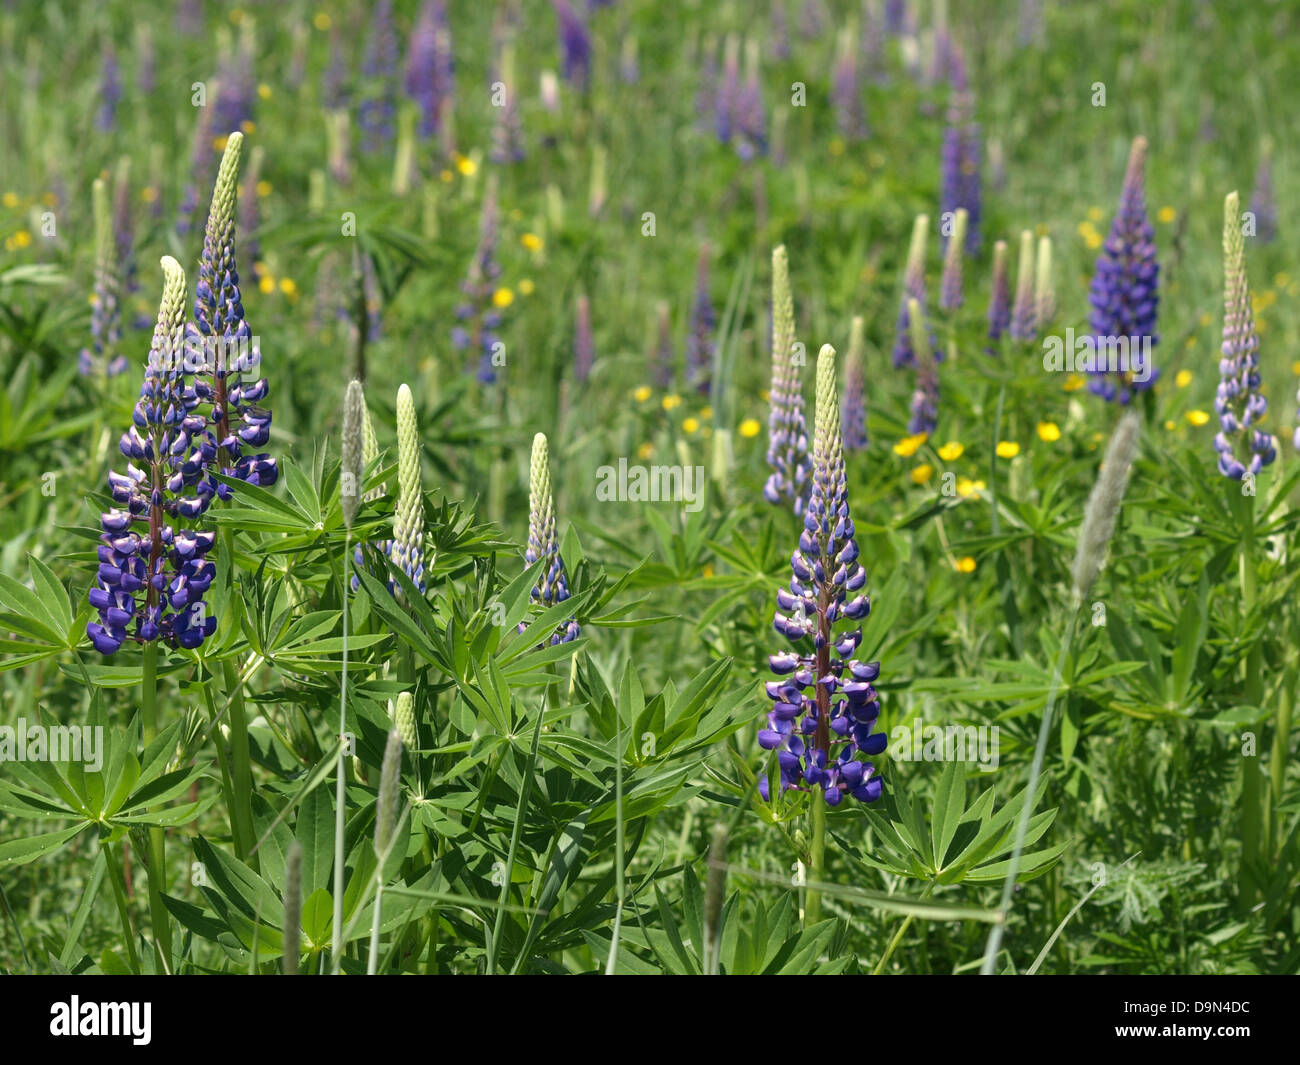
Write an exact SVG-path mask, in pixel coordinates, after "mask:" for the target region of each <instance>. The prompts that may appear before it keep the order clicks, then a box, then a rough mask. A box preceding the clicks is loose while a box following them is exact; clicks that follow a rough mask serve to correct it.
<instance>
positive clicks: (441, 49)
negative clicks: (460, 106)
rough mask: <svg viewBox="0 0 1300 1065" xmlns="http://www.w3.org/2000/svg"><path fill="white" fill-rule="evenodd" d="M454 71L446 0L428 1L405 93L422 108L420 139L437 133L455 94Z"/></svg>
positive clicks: (417, 31)
mask: <svg viewBox="0 0 1300 1065" xmlns="http://www.w3.org/2000/svg"><path fill="white" fill-rule="evenodd" d="M455 69H456V68H455V61H454V59H453V58H452V43H451V23H450V22H449V21H448V19H447V4H446V0H425V2H424V4H423V5H422V6H421V8H420V16H419V18H418V19H417V21H416V24H415V30H414V32H413V33H412V35H411V47H410V51H409V52H408V53H407V60H406V92H407V95H408V96H410V97H411V99H412V100H414V101H415V102H416V103H417V104H419V105H420V136H422V137H430V136H432V135H433V134H435V133H437V132H438V129H439V125H440V123H441V122H442V118H443V104H444V101H446V102H450V101H451V99H452V97H453V95H454V93H455V88H456V85H455V79H456V72H455Z"/></svg>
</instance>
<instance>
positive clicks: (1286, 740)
mask: <svg viewBox="0 0 1300 1065" xmlns="http://www.w3.org/2000/svg"><path fill="white" fill-rule="evenodd" d="M1295 682H1296V667H1295V666H1289V667H1288V668H1287V671H1286V674H1285V675H1284V677H1283V679H1282V691H1281V692H1280V693H1279V695H1278V701H1277V727H1276V729H1275V730H1274V732H1273V750H1272V752H1271V755H1270V758H1269V767H1268V768H1269V778H1270V780H1271V782H1272V785H1273V794H1272V796H1271V799H1272V802H1271V803H1270V809H1271V810H1272V811H1273V816H1272V817H1271V818H1270V819H1269V844H1268V852H1269V856H1270V857H1272V856H1273V855H1275V854H1276V853H1277V837H1278V820H1279V819H1278V816H1277V813H1276V811H1277V810H1278V808H1279V807H1280V806H1281V804H1282V787H1283V785H1284V784H1285V782H1286V763H1287V758H1288V757H1289V756H1290V753H1291V712H1292V710H1293V709H1294V708H1295Z"/></svg>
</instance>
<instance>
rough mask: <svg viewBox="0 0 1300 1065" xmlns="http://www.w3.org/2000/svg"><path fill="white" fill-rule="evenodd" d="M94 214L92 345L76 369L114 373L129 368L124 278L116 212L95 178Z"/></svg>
mask: <svg viewBox="0 0 1300 1065" xmlns="http://www.w3.org/2000/svg"><path fill="white" fill-rule="evenodd" d="M93 190H94V215H95V287H94V290H93V292H92V293H91V309H90V347H89V348H82V349H81V354H80V355H79V356H78V358H77V369H78V370H79V371H80V372H81V373H82V374H83V375H84V376H87V377H88V376H90V375H92V374H95V373H103V374H104V375H105V376H107V377H115V376H117V375H118V374H120V373H125V372H126V367H127V361H126V356H125V355H123V354H121V353H120V352H119V351H118V345H119V344H120V343H121V340H122V307H121V280H120V278H119V276H118V272H117V266H118V262H119V258H118V253H117V242H116V241H115V240H114V237H113V212H112V211H111V210H110V209H109V206H108V188H107V186H106V185H105V183H104V181H103V179H102V178H96V179H95V184H94V186H93Z"/></svg>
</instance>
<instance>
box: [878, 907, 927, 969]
mask: <svg viewBox="0 0 1300 1065" xmlns="http://www.w3.org/2000/svg"><path fill="white" fill-rule="evenodd" d="M915 916H916V915H915V914H911V913H909V914H908V915H907V916H906V917H905V918H903V922H902V924H900V925H899V926H898V931H897V932H895V933H894V938H893V939H891V940H890V941H889V946H888V947H886V948H885V953H884V954H882V955H881V956H880V961H878V962H876V967H875V968H874V969H872V970H871V975H872V976H879V975H880V974H881V973H883V972H884V971H885V963H886V962H888V961H889V959H890V958H891V957H893V954H894V951H895V950H896V949H897V947H898V944H899V943H900V942H902V939H903V933H904V932H906V931H907V930H908V929H909V928H911V927H912V920H913V918H914V917H915Z"/></svg>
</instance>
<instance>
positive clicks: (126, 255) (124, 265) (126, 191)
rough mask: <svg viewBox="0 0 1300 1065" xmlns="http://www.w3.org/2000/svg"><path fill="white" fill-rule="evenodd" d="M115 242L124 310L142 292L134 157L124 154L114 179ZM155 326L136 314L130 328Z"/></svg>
mask: <svg viewBox="0 0 1300 1065" xmlns="http://www.w3.org/2000/svg"><path fill="white" fill-rule="evenodd" d="M113 242H114V244H115V246H116V248H117V276H118V278H119V279H120V285H119V298H120V301H121V303H122V306H123V308H125V306H126V302H127V300H129V299H130V298H131V297H132V296H134V295H135V294H136V293H137V292H139V291H140V278H139V276H138V274H137V272H136V266H135V227H134V225H133V224H132V222H131V157H130V156H129V155H124V156H122V158H121V159H119V160H118V163H117V173H116V175H115V176H114V180H113ZM152 324H153V323H152V322H151V321H150V319H149V316H148V315H147V314H137V315H136V316H135V318H134V319H133V320H132V322H131V328H133V329H148V328H150V327H151V326H152Z"/></svg>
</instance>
